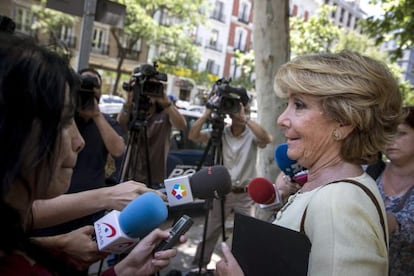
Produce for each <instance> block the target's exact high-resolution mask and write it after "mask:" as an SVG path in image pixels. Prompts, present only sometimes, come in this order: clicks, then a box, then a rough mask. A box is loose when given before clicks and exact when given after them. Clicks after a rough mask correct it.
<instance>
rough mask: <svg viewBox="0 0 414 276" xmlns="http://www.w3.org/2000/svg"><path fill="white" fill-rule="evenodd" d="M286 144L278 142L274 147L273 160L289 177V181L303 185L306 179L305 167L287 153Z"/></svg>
mask: <svg viewBox="0 0 414 276" xmlns="http://www.w3.org/2000/svg"><path fill="white" fill-rule="evenodd" d="M287 150H288V145H287V144H286V143H282V144H279V145H278V146H277V147H276V149H275V162H276V165H277V166H278V167H279V169H280V170H281V171H282V172H283V173H284V174H285V175H286V176H288V177H289V178H290V181H292V182H295V183H297V184H299V185H303V184H305V183H306V181H307V180H308V172H307V169H306V168H304V167H302V166H301V165H300V164H299V163H298V162H297V161H296V160H292V159H290V158H289V156H288V155H287Z"/></svg>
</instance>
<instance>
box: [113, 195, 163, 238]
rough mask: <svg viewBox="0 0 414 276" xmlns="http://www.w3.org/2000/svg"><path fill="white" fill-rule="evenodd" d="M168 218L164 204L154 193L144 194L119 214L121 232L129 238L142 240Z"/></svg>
mask: <svg viewBox="0 0 414 276" xmlns="http://www.w3.org/2000/svg"><path fill="white" fill-rule="evenodd" d="M167 217H168V210H167V206H166V204H165V202H164V201H163V200H162V199H161V197H159V196H158V195H157V194H155V193H154V192H146V193H144V194H142V195H140V196H138V197H137V198H135V199H134V200H133V201H131V202H130V203H128V205H127V206H126V207H125V208H124V209H123V210H122V211H121V213H120V214H119V225H120V227H121V229H122V231H123V232H124V233H125V234H127V235H128V236H129V237H131V238H142V237H145V236H146V235H147V234H149V233H150V232H151V231H152V230H154V229H155V228H156V227H158V226H159V225H160V224H161V223H163V222H164V221H165V220H166V219H167Z"/></svg>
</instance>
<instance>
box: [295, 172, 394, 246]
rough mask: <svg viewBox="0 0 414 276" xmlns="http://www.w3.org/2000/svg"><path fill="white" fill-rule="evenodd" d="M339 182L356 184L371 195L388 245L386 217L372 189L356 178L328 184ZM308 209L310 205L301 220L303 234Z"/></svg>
mask: <svg viewBox="0 0 414 276" xmlns="http://www.w3.org/2000/svg"><path fill="white" fill-rule="evenodd" d="M338 182H348V183H351V184H354V185H356V186H358V187H360V188H361V189H362V190H363V191H364V192H365V193H366V194H367V195H368V196H369V198H370V199H371V200H372V202H373V203H374V205H375V207H376V208H377V211H378V215H379V218H380V223H381V226H382V231H383V232H384V239H385V244H386V245H388V242H387V232H386V230H385V219H384V216H383V215H382V211H381V207H380V204H379V203H378V200H377V198H376V197H375V196H374V194H373V193H372V192H371V190H370V189H368V188H367V187H366V186H364V185H362V184H361V183H359V182H358V181H355V180H352V179H343V180H338V181H334V182H330V183H328V184H326V185H329V184H334V183H338ZM326 185H325V186H326ZM307 210H308V206H306V209H305V211H304V212H303V216H302V220H301V222H300V232H301V233H303V234H305V218H306V212H307Z"/></svg>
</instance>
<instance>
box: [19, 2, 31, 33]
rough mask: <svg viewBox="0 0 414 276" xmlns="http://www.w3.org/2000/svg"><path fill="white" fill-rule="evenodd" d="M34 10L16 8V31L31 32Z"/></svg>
mask: <svg viewBox="0 0 414 276" xmlns="http://www.w3.org/2000/svg"><path fill="white" fill-rule="evenodd" d="M32 18H33V14H32V12H31V11H30V10H29V9H27V8H24V7H16V10H15V22H16V31H19V32H22V33H26V34H28V33H30V32H31V29H30V26H31V25H32Z"/></svg>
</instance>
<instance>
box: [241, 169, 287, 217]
mask: <svg viewBox="0 0 414 276" xmlns="http://www.w3.org/2000/svg"><path fill="white" fill-rule="evenodd" d="M247 192H248V194H249V196H250V197H251V199H253V201H254V202H256V203H259V206H260V208H262V209H268V208H277V207H280V206H281V205H282V201H281V200H280V197H279V194H278V192H277V190H276V188H275V186H274V185H273V183H272V182H270V181H269V180H268V179H266V178H263V177H256V178H253V179H252V180H251V181H250V182H249V185H248V186H247Z"/></svg>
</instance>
